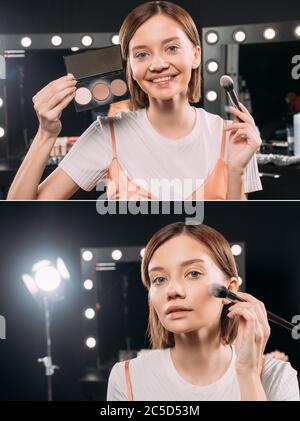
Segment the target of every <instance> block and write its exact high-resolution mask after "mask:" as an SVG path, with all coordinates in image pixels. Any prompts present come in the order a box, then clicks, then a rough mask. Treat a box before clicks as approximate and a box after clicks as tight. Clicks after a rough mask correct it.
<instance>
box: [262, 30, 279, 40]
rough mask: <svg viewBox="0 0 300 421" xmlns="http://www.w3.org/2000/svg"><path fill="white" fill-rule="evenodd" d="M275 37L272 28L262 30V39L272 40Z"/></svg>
mask: <svg viewBox="0 0 300 421" xmlns="http://www.w3.org/2000/svg"><path fill="white" fill-rule="evenodd" d="M275 37H276V31H275V29H273V28H267V29H265V30H264V38H265V39H268V40H272V39H274V38H275Z"/></svg>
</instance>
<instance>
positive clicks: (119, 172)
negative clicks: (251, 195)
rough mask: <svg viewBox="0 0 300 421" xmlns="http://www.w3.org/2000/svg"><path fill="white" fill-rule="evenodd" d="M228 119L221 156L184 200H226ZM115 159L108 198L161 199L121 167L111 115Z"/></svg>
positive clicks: (109, 179)
mask: <svg viewBox="0 0 300 421" xmlns="http://www.w3.org/2000/svg"><path fill="white" fill-rule="evenodd" d="M226 126H227V122H226V120H224V124H223V130H222V140H221V151H220V157H219V159H218V161H217V162H216V165H215V167H214V169H213V170H212V172H211V173H210V174H209V176H208V177H207V179H206V180H205V181H204V183H203V184H202V185H201V186H200V187H199V188H198V189H197V190H195V191H194V192H193V193H192V194H191V195H189V196H188V197H186V198H185V199H184V200H226V198H227V190H228V168H227V164H226V162H225V160H224V153H225V143H226V131H225V130H224V129H225V128H226ZM109 127H110V133H111V140H112V150H113V160H112V162H111V165H110V167H109V168H108V183H107V197H108V200H125V201H127V200H135V201H137V200H160V199H159V198H158V197H155V196H154V195H153V194H152V193H149V192H147V191H146V190H144V189H143V187H141V186H139V185H137V184H135V183H134V182H133V181H132V180H131V179H130V178H129V177H128V176H127V174H126V173H125V171H124V170H123V169H122V168H121V165H120V163H119V161H118V156H117V147H116V136H115V130H114V125H113V119H112V118H111V117H109Z"/></svg>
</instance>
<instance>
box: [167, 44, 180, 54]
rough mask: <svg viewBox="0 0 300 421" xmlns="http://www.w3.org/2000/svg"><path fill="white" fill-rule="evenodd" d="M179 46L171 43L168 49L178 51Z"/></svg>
mask: <svg viewBox="0 0 300 421" xmlns="http://www.w3.org/2000/svg"><path fill="white" fill-rule="evenodd" d="M178 48H179V47H178V46H177V45H170V47H168V50H169V49H171V51H172V52H174V53H175V52H176V51H177V50H178Z"/></svg>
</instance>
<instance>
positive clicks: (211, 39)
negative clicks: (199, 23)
mask: <svg viewBox="0 0 300 421" xmlns="http://www.w3.org/2000/svg"><path fill="white" fill-rule="evenodd" d="M218 41H219V34H218V33H217V32H215V31H210V32H208V33H207V34H206V42H207V43H208V44H216V43H217V42H218Z"/></svg>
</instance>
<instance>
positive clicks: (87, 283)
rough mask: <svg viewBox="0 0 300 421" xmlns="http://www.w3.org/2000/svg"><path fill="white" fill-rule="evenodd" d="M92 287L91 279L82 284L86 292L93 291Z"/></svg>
mask: <svg viewBox="0 0 300 421" xmlns="http://www.w3.org/2000/svg"><path fill="white" fill-rule="evenodd" d="M93 286H94V283H93V281H92V280H91V279H86V280H85V281H84V283H83V287H84V288H85V289H86V290H88V291H90V290H91V289H93Z"/></svg>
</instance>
